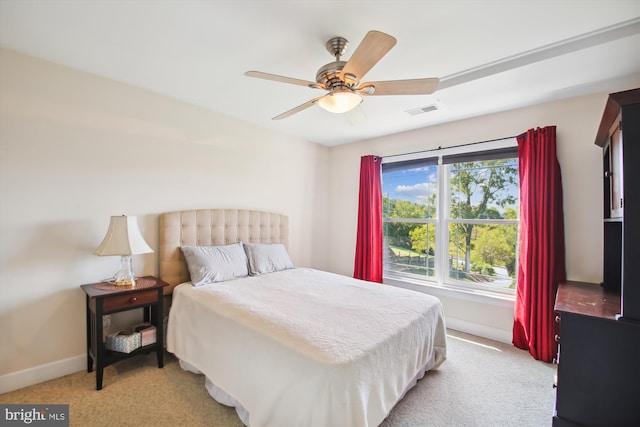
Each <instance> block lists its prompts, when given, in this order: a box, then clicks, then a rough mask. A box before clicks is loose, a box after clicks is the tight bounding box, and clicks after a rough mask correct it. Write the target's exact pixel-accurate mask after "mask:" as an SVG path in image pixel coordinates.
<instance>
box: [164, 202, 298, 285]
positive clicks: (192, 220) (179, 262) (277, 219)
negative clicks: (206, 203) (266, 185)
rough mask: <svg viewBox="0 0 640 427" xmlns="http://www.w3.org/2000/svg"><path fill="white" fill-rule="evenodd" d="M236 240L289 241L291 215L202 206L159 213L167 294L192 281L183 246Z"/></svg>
mask: <svg viewBox="0 0 640 427" xmlns="http://www.w3.org/2000/svg"><path fill="white" fill-rule="evenodd" d="M236 242H247V243H283V244H284V245H285V246H287V245H288V244H289V218H288V217H287V216H286V215H281V214H277V213H272V212H262V211H253V210H241V209H199V210H190V211H179V212H168V213H164V214H162V215H160V250H159V256H160V278H161V279H162V280H164V281H165V282H167V283H169V285H170V286H167V287H166V288H165V289H164V293H165V295H169V294H171V293H172V292H173V288H174V287H176V286H177V285H178V284H180V283H183V282H187V281H189V270H188V269H187V264H186V263H185V260H184V257H183V256H182V251H181V250H180V246H183V245H198V246H213V245H226V244H230V243H236Z"/></svg>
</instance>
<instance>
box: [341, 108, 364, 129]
mask: <svg viewBox="0 0 640 427" xmlns="http://www.w3.org/2000/svg"><path fill="white" fill-rule="evenodd" d="M343 116H344V117H345V118H346V119H347V121H348V122H349V124H350V125H351V126H356V125H359V124H360V123H364V122H366V121H367V117H366V116H365V115H364V111H362V107H361V106H360V105H358V106H357V107H356V108H354V109H352V110H349V111H347V112H346V113H343Z"/></svg>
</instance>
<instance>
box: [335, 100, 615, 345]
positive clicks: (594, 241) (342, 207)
mask: <svg viewBox="0 0 640 427" xmlns="http://www.w3.org/2000/svg"><path fill="white" fill-rule="evenodd" d="M622 89H626V88H621V90H622ZM606 98H607V94H599V95H594V96H586V97H580V98H573V99H569V100H565V101H558V102H554V103H549V104H542V105H537V106H534V107H529V108H522V109H518V110H512V111H508V112H504V113H499V114H491V115H487V116H483V117H478V118H473V119H468V120H463V121H458V122H454V123H449V124H443V125H439V126H434V127H429V128H424V129H418V130H415V131H411V132H406V133H402V134H396V135H391V136H386V137H381V138H376V139H371V140H367V141H362V142H358V143H353V144H349V145H343V146H339V147H335V148H333V149H332V150H331V153H330V160H329V164H330V165H331V174H330V175H331V183H330V193H331V210H330V213H329V217H330V229H331V232H332V234H331V248H332V251H331V254H330V266H331V268H332V270H333V271H335V272H338V273H343V274H351V273H352V272H353V254H354V252H355V235H356V217H357V200H358V198H357V194H358V173H359V172H358V170H359V165H360V156H362V155H365V154H375V155H380V156H387V155H392V154H400V153H408V152H414V151H420V150H428V149H433V148H437V147H440V146H441V147H448V146H452V145H457V144H465V143H471V142H477V141H486V140H491V139H496V138H501V137H508V136H515V135H518V134H520V133H522V132H524V131H526V130H527V129H530V128H535V127H543V126H548V125H556V126H557V154H558V159H559V162H560V166H561V169H562V182H563V190H564V215H565V239H566V255H567V275H568V278H569V279H572V280H581V281H588V282H600V281H601V280H602V182H601V178H600V176H601V170H602V164H601V162H602V160H601V150H600V149H599V148H598V147H597V146H596V145H595V144H594V140H595V134H596V131H597V128H598V126H599V124H600V118H601V116H602V112H603V110H604V105H605V102H606ZM413 288H415V289H421V290H423V291H425V292H428V293H433V294H435V295H437V296H438V297H440V299H441V300H442V301H443V304H444V305H445V314H446V315H447V321H448V325H449V326H456V328H460V329H463V330H467V331H469V332H475V333H479V334H483V335H486V336H490V337H492V338H494V339H499V340H502V341H510V339H511V327H512V322H513V310H512V303H507V302H505V301H496V300H491V299H486V298H481V297H473V296H470V295H460V294H459V293H452V292H445V291H442V290H437V289H435V290H434V289H427V288H425V287H421V286H414V287H413Z"/></svg>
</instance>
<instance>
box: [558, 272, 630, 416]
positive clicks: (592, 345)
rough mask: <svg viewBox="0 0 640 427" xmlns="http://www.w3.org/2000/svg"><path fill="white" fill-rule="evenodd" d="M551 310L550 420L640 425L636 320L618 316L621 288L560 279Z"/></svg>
mask: <svg viewBox="0 0 640 427" xmlns="http://www.w3.org/2000/svg"><path fill="white" fill-rule="evenodd" d="M555 310H556V312H557V313H558V317H557V318H556V320H558V321H559V322H560V335H559V337H558V342H559V345H558V358H557V361H558V378H557V383H556V384H557V390H556V414H555V416H554V418H553V426H554V427H563V426H594V427H595V426H602V427H614V426H629V427H631V426H640V324H639V323H631V322H623V321H619V320H616V316H617V314H618V313H619V312H620V294H618V293H617V292H615V291H611V290H607V289H605V288H603V287H602V286H600V285H598V284H595V283H583V282H567V283H561V284H560V285H559V286H558V295H557V298H556V306H555Z"/></svg>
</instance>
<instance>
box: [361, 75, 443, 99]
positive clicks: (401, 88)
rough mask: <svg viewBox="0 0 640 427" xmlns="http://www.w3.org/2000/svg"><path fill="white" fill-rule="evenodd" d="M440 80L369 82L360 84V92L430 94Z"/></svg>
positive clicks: (365, 93) (366, 93) (369, 93)
mask: <svg viewBox="0 0 640 427" xmlns="http://www.w3.org/2000/svg"><path fill="white" fill-rule="evenodd" d="M439 82H440V79H437V78H430V79H410V80H389V81H384V82H367V83H363V84H362V85H360V87H359V88H358V92H359V93H361V94H363V95H429V94H432V93H433V92H435V91H436V89H437V88H438V83H439ZM372 87H373V88H374V90H373V93H371V88H372Z"/></svg>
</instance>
